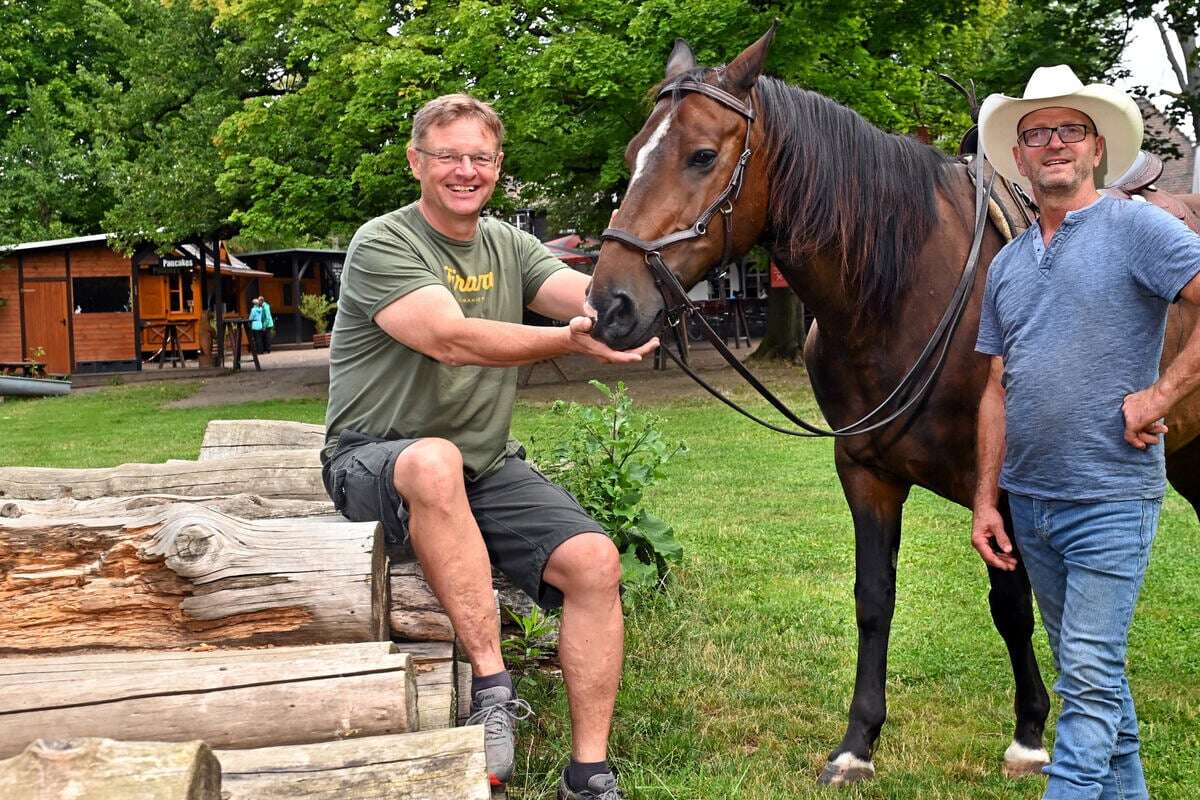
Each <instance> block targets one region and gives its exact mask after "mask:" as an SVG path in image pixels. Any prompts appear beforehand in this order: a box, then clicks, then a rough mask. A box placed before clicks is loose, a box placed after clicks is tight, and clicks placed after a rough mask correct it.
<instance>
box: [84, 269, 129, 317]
mask: <svg viewBox="0 0 1200 800" xmlns="http://www.w3.org/2000/svg"><path fill="white" fill-rule="evenodd" d="M71 291H72V293H73V294H74V296H75V313H76V314H103V313H111V312H114V311H129V310H130V298H129V278H74V279H72V280H71Z"/></svg>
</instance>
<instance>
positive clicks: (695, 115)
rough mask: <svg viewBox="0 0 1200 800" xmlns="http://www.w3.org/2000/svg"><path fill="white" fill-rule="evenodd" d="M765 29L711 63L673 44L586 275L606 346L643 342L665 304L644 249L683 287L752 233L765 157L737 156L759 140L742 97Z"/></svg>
mask: <svg viewBox="0 0 1200 800" xmlns="http://www.w3.org/2000/svg"><path fill="white" fill-rule="evenodd" d="M774 35H775V29H774V26H772V28H771V30H769V31H767V33H766V34H765V35H764V36H763V37H762V38H761V39H759V40H758V41H757V42H755V43H754V44H752V45H750V46H749V47H748V48H746V49H745V50H744V51H743V52H742V53H741V54H740V55H739V56H738V57H737V58H735V59H734V60H733V61H732V62H730V63H729V65H728V66H726V67H725V68H724V69H720V70H700V69H698V68H697V65H696V58H695V56H694V55H693V54H692V51H691V48H689V47H688V45H687V43H685V42H683V41H682V40H680V41H677V42H676V43H675V48H674V50H672V51H671V56H670V58H669V59H668V60H667V74H666V80H665V81H664V82H663V85H662V87H663V88H662V91H661V93H660V94H659V96H658V99H657V101H656V103H655V105H654V110H653V111H652V112H651V114H650V117H649V119H647V120H646V124H645V125H643V126H642V129H641V131H639V132H638V134H637V136H635V137H634V138H633V140H632V141H631V142H630V143H629V146H628V147H627V148H626V150H625V161H626V163H627V164H628V165H629V170H630V173H631V177H630V179H629V189H628V191H627V192H626V194H625V199H624V200H623V201H622V202H621V206H620V208H619V209H617V213H616V215H615V216H614V217H613V220H612V223H611V225H612V229H610V233H611V231H612V230H613V229H615V230H616V231H617V235H616V236H612V235H608V234H606V236H605V242H604V245H603V246H602V247H601V249H600V259H599V261H598V262H597V264H596V270H595V273H594V275H593V279H592V289H591V295H590V300H591V304H592V306H593V307H594V308H595V309H596V314H597V319H596V324H595V327H594V328H593V330H592V335H593V336H595V337H596V338H597V339H600V340H601V341H603V342H605V343H607V344H608V345H609V346H611V347H614V348H629V347H635V346H637V345H639V344H641V343H643V342H645V341H646V340H647V339H649V338H650V337H651V336H652V335H654V333H655V332H656V330H657V328H658V326H659V323H660V322H661V319H662V316H663V314H664V311H665V310H666V309H665V305H664V302H663V297H662V295H661V294H660V292H659V290H658V289H657V288H656V286H655V282H654V278H653V277H652V275H651V273H650V271H649V270H648V269H647V265H646V256H647V251H654V252H658V253H660V254H661V256H662V258H663V260H664V261H665V262H666V263H667V264H668V265H669V267H670V269H671V270H672V271H673V272H674V273H675V275H676V276H677V277H678V278H679V280H680V282H681V283H682V284H683V286H684V287H685V288H691V287H692V286H694V285H695V284H696V283H697V282H698V281H699V280H700V279H701V278H702V277H703V276H704V274H705V273H706V272H707V270H708V269H709V268H710V267H713V266H716V265H717V264H718V262H720V261H721V260H722V258H723V257H725V256H740V255H742V254H743V253H745V252H746V251H747V250H749V249H750V247H751V246H753V244H754V242H755V241H756V240H757V239H758V236H759V234H760V233H761V232H762V230H763V227H764V226H765V224H766V218H767V192H766V168H765V161H766V159H765V158H764V157H763V155H761V154H759V155H755V156H752V157H750V158H749V160H748V161H744V159H743V153H744V152H745V151H746V150H747V149H749V150H750V151H751V152H754V151H756V150H757V149H758V148H759V147H760V146H761V144H762V140H763V134H762V126H761V124H760V122H758V121H757V120H756V119H755V118H754V115H753V111H752V109H753V103H752V101H751V96H752V94H753V91H754V86H755V82H756V81H757V80H758V77H759V75H760V74H761V72H762V68H763V63H764V62H765V61H766V57H767V50H768V49H769V48H770V45H771V40H772V39H773V38H774ZM700 84H703V85H705V86H707V87H710V88H711V91H710V90H708V89H704V88H703V87H700V88H698V85H700ZM747 143H749V147H748V148H747ZM739 161H744V163H745V167H744V171H743V170H739V168H738V164H739ZM735 176H736V177H735ZM737 183H740V184H741V185H740V187H738V186H736V185H735V184H737ZM727 215H729V216H728V218H727ZM706 216H707V219H706ZM729 223H731V224H729ZM727 231H728V232H729V233H727ZM689 232H690V234H691V235H689ZM622 234H623V235H622ZM664 239H669V241H663V240H664ZM639 240H640V241H639Z"/></svg>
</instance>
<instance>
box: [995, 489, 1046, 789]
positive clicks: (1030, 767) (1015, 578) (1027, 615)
mask: <svg viewBox="0 0 1200 800" xmlns="http://www.w3.org/2000/svg"><path fill="white" fill-rule="evenodd" d="M1000 512H1001V514H1002V515H1003V516H1004V527H1005V528H1007V529H1008V537H1009V540H1010V541H1016V539H1015V538H1014V537H1013V535H1012V515H1011V514H1010V513H1009V510H1008V498H1007V497H1005V498H1003V499H1002V501H1001V506H1000ZM1017 556H1018V561H1017V568H1016V569H1015V570H1013V571H1012V572H1007V571H1004V570H999V569H994V568H992V567H988V579H989V580H990V581H991V585H992V590H991V592H989V593H988V606H989V607H990V608H991V611H992V622H993V623H995V625H996V630H997V631H999V632H1000V636H1001V637H1002V638H1003V639H1004V644H1005V646H1006V647H1007V648H1008V658H1009V661H1010V662H1012V669H1013V678H1014V680H1015V681H1016V686H1017V693H1016V702H1015V703H1014V706H1015V710H1016V715H1017V725H1016V730H1015V731H1014V732H1013V740H1012V744H1010V745H1009V746H1008V750H1007V751H1006V752H1005V753H1004V774H1005V775H1007V776H1008V777H1010V778H1015V777H1019V776H1021V775H1031V774H1035V773H1037V772H1040V771H1041V769H1042V767H1044V766H1046V764H1048V763H1050V755H1049V754H1048V753H1047V752H1046V747H1045V745H1044V744H1043V743H1042V733H1043V732H1044V731H1045V729H1046V717H1047V716H1048V715H1049V714H1050V695H1049V694H1047V693H1046V684H1045V683H1044V682H1043V681H1042V673H1041V671H1040V670H1039V669H1038V663H1037V658H1036V656H1034V653H1033V628H1034V618H1033V593H1032V591H1031V590H1030V588H1029V576H1028V575H1027V574H1026V572H1025V564H1024V562H1022V561H1020V553H1019V551H1018V552H1017Z"/></svg>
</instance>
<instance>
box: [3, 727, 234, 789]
mask: <svg viewBox="0 0 1200 800" xmlns="http://www.w3.org/2000/svg"><path fill="white" fill-rule="evenodd" d="M0 797H3V798H5V800H80V799H81V798H86V799H87V800H221V765H220V764H219V763H218V762H217V759H216V756H214V755H213V753H212V750H210V749H209V747H208V745H206V744H205V743H204V742H178V743H167V742H116V741H113V740H111V739H72V740H67V741H47V740H42V739H38V740H37V741H34V742H32V743H31V744H30V745H29V746H28V747H27V748H25V750H24V751H23V752H21V753H20V754H19V755H16V756H14V757H12V758H10V759H7V760H5V761H0Z"/></svg>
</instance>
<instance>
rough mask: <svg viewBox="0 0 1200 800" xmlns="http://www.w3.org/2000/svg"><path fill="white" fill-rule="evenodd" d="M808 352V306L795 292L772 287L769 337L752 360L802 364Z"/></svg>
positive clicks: (769, 292)
mask: <svg viewBox="0 0 1200 800" xmlns="http://www.w3.org/2000/svg"><path fill="white" fill-rule="evenodd" d="M803 350H804V306H803V305H802V304H801V303H800V298H799V297H797V296H796V293H795V292H793V291H792V290H791V289H787V288H779V287H775V286H772V287H771V288H770V290H769V291H768V292H767V335H766V336H764V337H763V339H762V341H761V342H759V343H758V349H756V350H755V351H754V352H753V353H751V354H750V358H752V359H784V360H787V361H797V360H799V358H800V356H801V354H802V353H803Z"/></svg>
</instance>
